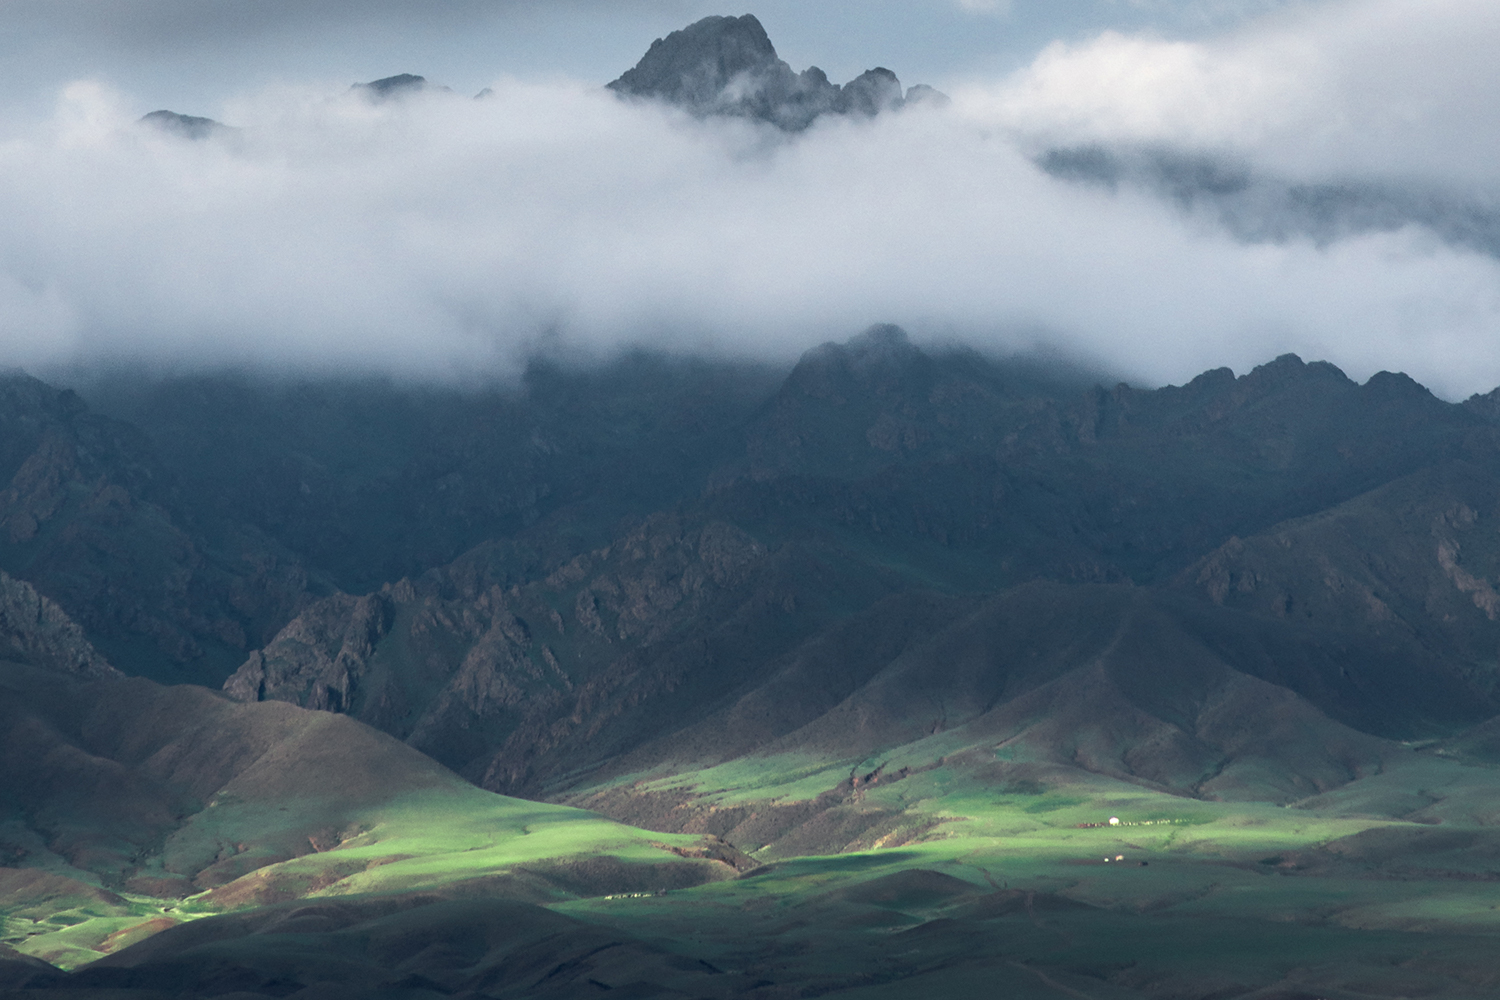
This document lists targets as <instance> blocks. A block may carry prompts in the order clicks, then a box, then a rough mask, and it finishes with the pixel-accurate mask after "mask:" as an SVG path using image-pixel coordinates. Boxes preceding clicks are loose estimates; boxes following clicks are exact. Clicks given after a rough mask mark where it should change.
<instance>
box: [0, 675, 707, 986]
mask: <svg viewBox="0 0 1500 1000" xmlns="http://www.w3.org/2000/svg"><path fill="white" fill-rule="evenodd" d="M0 687H3V694H4V697H3V698H0V732H3V734H4V736H3V742H0V774H3V779H0V780H3V786H0V808H3V809H4V812H3V816H0V851H3V852H4V859H5V864H6V865H8V866H9V867H7V868H3V869H0V882H3V885H4V895H3V904H0V905H3V906H4V907H5V910H4V913H5V917H6V922H5V925H4V927H5V930H4V940H5V942H6V943H8V944H10V945H12V946H14V947H16V948H17V949H18V950H20V951H22V952H24V953H27V954H30V955H36V956H41V957H44V958H47V959H49V960H52V961H54V962H60V963H63V964H77V963H79V962H86V961H89V960H91V959H94V958H97V957H98V956H99V955H100V954H102V953H104V952H108V951H111V950H114V949H116V948H117V947H121V946H123V945H124V944H128V943H130V941H131V940H134V939H137V938H139V937H142V936H145V935H147V934H149V933H152V932H155V931H159V930H161V929H163V928H164V927H167V926H170V925H171V924H172V923H174V922H175V921H177V920H179V919H183V918H186V917H192V916H198V915H202V914H205V913H211V912H219V911H223V910H226V909H233V908H239V907H243V906H248V905H253V904H263V903H270V902H276V901H281V900H288V899H296V898H301V897H304V896H309V895H334V894H347V893H360V892H377V893H378V892H390V891H395V890H411V889H418V888H420V889H441V888H443V887H447V888H448V889H449V890H453V891H457V890H454V889H453V887H454V886H455V885H456V884H457V883H466V884H468V885H469V886H470V888H469V889H466V890H464V891H474V892H479V891H483V892H485V893H487V894H493V895H500V896H510V897H519V898H526V899H554V898H568V897H570V896H573V895H577V894H586V893H592V892H611V891H617V890H618V891H624V890H630V891H645V890H647V889H649V890H651V891H655V890H657V889H660V888H667V887H681V886H683V885H691V884H696V883H698V882H701V881H704V880H706V879H710V878H715V877H725V876H727V875H731V874H733V869H732V868H731V867H730V866H728V865H725V864H722V863H718V862H711V861H703V860H693V859H685V858H682V857H679V856H678V855H676V854H673V853H670V852H669V851H668V850H666V848H665V846H662V845H661V843H660V842H663V841H669V842H671V843H673V844H680V845H685V847H691V846H692V845H693V844H694V843H695V842H696V841H695V838H673V837H662V836H660V835H649V834H645V833H643V832H641V831H638V830H632V829H630V828H628V827H624V826H621V825H619V824H617V823H614V822H611V821H609V820H605V819H603V818H601V817H599V816H597V815H594V814H591V813H586V812H582V811H579V810H576V809H569V808H565V807H561V806H552V805H546V804H541V803H533V802H524V801H520V800H516V799H507V798H504V797H501V796H497V795H493V794H491V793H488V792H484V791H481V790H479V789H477V788H475V787H474V786H472V785H470V784H468V783H467V782H464V781H462V780H461V779H459V778H458V777H457V776H456V775H454V774H452V773H451V772H449V771H447V770H446V769H444V768H443V767H441V766H440V765H438V764H436V763H434V762H433V761H431V760H429V759H428V758H426V757H423V756H422V755H421V754H419V753H417V752H415V751H413V750H411V749H410V748H408V747H406V746H405V745H403V744H401V743H400V742H398V741H396V740H394V739H392V738H391V737H389V736H386V735H385V734H383V733H379V732H377V731H375V730H372V729H370V728H368V727H366V726H364V725H362V724H360V723H357V722H355V721H353V720H351V719H348V718H345V717H343V716H337V715H333V714H329V713H320V712H309V711H306V710H304V709H299V708H295V707H293V706H290V705H286V704H280V703H268V704H263V705H238V704H235V703H233V702H231V701H229V700H228V699H226V698H224V697H222V696H221V695H217V694H215V693H213V692H209V691H206V690H204V689H201V688H191V687H179V688H162V687H160V686H158V685H156V684H154V683H152V682H150V681H146V680H142V679H121V680H104V681H95V682H91V683H78V682H75V681H72V680H70V679H69V678H66V677H63V676H61V675H58V674H56V673H53V672H50V671H43V670H37V669H33V668H26V667H19V666H14V665H6V666H3V667H0ZM688 853H690V852H688Z"/></svg>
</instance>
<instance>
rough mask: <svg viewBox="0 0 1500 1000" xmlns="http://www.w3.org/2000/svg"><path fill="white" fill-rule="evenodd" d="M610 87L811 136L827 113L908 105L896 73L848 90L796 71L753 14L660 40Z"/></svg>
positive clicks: (878, 74)
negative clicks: (803, 131) (807, 132)
mask: <svg viewBox="0 0 1500 1000" xmlns="http://www.w3.org/2000/svg"><path fill="white" fill-rule="evenodd" d="M609 88H610V89H611V90H613V91H615V92H616V93H619V94H622V95H629V96H631V97H646V98H655V99H658V100H663V101H667V102H669V103H671V104H675V105H677V106H679V107H682V108H686V109H687V110H689V111H691V112H692V113H694V114H697V115H733V116H738V117H743V118H753V119H756V120H758V121H764V122H769V123H771V124H773V125H776V126H778V127H779V128H783V129H786V130H788V131H797V130H800V129H805V128H807V127H808V126H809V125H811V124H812V123H813V121H814V120H815V119H817V118H818V117H819V116H820V115H825V114H837V115H858V116H863V117H873V116H875V115H877V114H880V113H881V112H883V111H890V110H894V109H896V108H900V107H901V106H902V105H903V104H905V103H906V100H907V98H906V97H905V96H904V95H903V94H902V92H901V82H900V81H899V80H898V79H897V78H896V74H894V73H892V72H891V71H890V70H888V69H885V68H884V67H878V68H876V69H872V70H867V71H866V72H864V73H862V74H860V75H859V76H858V77H856V78H855V79H853V80H851V81H850V82H849V83H847V84H845V85H844V86H842V87H840V86H839V85H838V84H835V83H831V82H829V79H828V76H827V74H825V73H824V72H823V71H822V70H821V69H818V68H817V67H816V66H813V67H811V68H809V69H806V70H803V71H802V72H801V73H797V72H794V71H793V70H792V68H791V67H790V66H788V65H787V64H786V63H785V62H784V61H782V60H781V59H780V58H779V57H778V56H777V55H776V49H775V47H774V46H773V45H772V44H771V40H770V38H769V37H767V35H766V30H765V28H764V27H762V26H761V23H760V21H758V20H756V19H755V17H753V16H752V15H750V14H746V15H744V16H743V17H706V18H704V19H703V20H701V21H697V22H695V23H693V24H691V25H689V26H688V27H686V28H683V29H682V30H680V31H674V32H672V33H671V34H670V35H668V36H667V37H666V38H658V39H657V40H656V41H655V42H653V43H652V44H651V47H650V49H648V50H647V52H646V54H645V56H643V57H642V58H641V61H640V62H639V63H637V64H636V65H635V67H634V68H633V69H629V70H627V71H626V72H625V73H624V74H622V75H621V76H620V78H619V79H618V80H615V81H614V82H613V83H611V84H609ZM913 90H914V91H915V90H916V88H913ZM930 91H931V88H924V89H923V90H922V91H921V92H919V93H918V94H913V98H930V97H931V93H936V92H935V91H932V92H931V93H929V92H930Z"/></svg>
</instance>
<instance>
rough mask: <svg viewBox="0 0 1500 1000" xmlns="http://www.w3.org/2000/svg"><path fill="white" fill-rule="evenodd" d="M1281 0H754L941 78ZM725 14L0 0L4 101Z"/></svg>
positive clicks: (907, 69) (632, 39)
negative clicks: (61, 90) (71, 83)
mask: <svg viewBox="0 0 1500 1000" xmlns="http://www.w3.org/2000/svg"><path fill="white" fill-rule="evenodd" d="M1289 2H1296V0H1197V2H1191V0H1188V2H1185V0H967V3H964V2H961V0H764V2H761V3H757V4H754V5H753V9H751V12H752V13H754V14H756V16H757V17H759V18H760V19H761V21H762V22H763V23H764V24H765V25H766V28H767V30H768V32H769V33H770V35H771V37H772V39H773V41H774V42H775V43H776V45H777V47H778V50H779V51H780V53H781V55H782V57H783V58H785V59H786V60H787V61H788V62H790V63H791V64H792V65H793V66H794V67H795V68H797V69H802V68H803V67H805V66H807V65H811V64H816V65H819V66H822V67H823V68H824V69H825V70H827V71H828V73H829V74H830V76H832V77H833V79H834V80H836V81H839V80H846V79H852V78H853V77H854V76H856V75H857V74H859V73H860V72H862V71H864V70H865V69H868V68H870V67H871V66H874V65H877V64H884V65H886V66H887V67H889V68H892V69H895V70H896V72H897V73H898V75H900V76H901V77H902V78H903V79H904V80H906V81H907V82H908V83H915V82H921V81H925V82H929V83H934V84H945V83H947V82H949V81H951V80H954V79H958V78H962V77H964V76H966V75H969V74H972V73H993V72H996V71H1000V70H1009V69H1013V68H1015V67H1016V66H1018V65H1021V64H1023V63H1024V62H1026V61H1028V60H1029V59H1030V58H1031V57H1032V56H1033V55H1034V54H1035V53H1036V52H1037V51H1038V50H1040V49H1041V48H1042V47H1043V46H1044V45H1046V44H1047V43H1048V42H1050V41H1052V40H1054V39H1058V38H1066V39H1077V38H1083V37H1087V36H1089V35H1091V34H1095V33H1097V32H1098V31H1100V30H1102V29H1105V28H1117V29H1121V30H1139V29H1143V28H1145V29H1154V30H1158V31H1162V32H1166V33H1170V34H1173V35H1184V36H1196V35H1201V34H1203V33H1205V32H1209V31H1213V30H1219V29H1222V28H1224V27H1225V26H1227V25H1231V24H1233V23H1235V22H1236V21H1238V20H1240V19H1242V18H1243V17H1245V16H1246V15H1249V14H1252V13H1258V12H1263V11H1265V10H1268V9H1274V8H1276V7H1280V6H1284V5H1286V4H1287V3H1289ZM722 13H735V14H738V13H743V11H741V10H739V9H738V8H725V7H724V6H723V5H722V4H719V3H715V2H704V0H353V2H351V0H0V23H4V24H5V25H6V26H7V31H6V32H5V33H4V34H3V35H0V58H3V59H4V61H5V63H6V65H7V66H8V67H10V73H9V74H8V75H9V77H10V79H11V81H12V86H11V87H10V88H8V93H7V95H6V98H5V99H6V100H9V101H11V102H12V103H15V102H22V103H27V104H32V105H33V106H36V105H37V104H46V103H48V102H50V100H51V98H52V96H53V93H54V92H55V90H56V88H57V87H58V86H59V85H60V84H61V83H63V82H65V81H67V80H71V79H75V78H79V77H90V78H94V79H100V80H104V81H107V82H109V83H111V84H113V85H114V86H116V87H118V88H120V89H121V90H123V91H126V92H128V93H130V94H131V95H132V96H133V97H134V98H135V99H136V100H138V101H139V102H141V106H142V108H143V109H147V110H150V109H154V108H157V107H170V108H172V109H174V110H179V111H182V112H183V113H190V112H191V113H200V114H212V113H213V112H215V111H216V110H217V109H218V108H219V106H220V104H221V102H222V101H223V100H224V99H225V98H226V97H227V96H228V95H231V94H234V93H236V92H239V91H242V90H244V89H246V88H253V87H256V86H260V85H263V84H265V83H268V82H272V81H276V80H285V79H299V80H300V79H308V78H315V79H331V80H347V81H348V82H354V81H356V80H369V79H374V78H378V77H381V76H389V75H393V74H396V73H403V72H411V73H419V74H422V75H425V76H427V77H428V78H430V79H434V80H440V81H442V82H444V83H447V84H448V85H450V86H453V87H454V88H455V89H458V90H461V91H465V92H469V93H473V92H476V91H478V90H479V89H480V88H481V87H483V86H486V85H488V84H489V83H490V82H491V81H492V80H493V79H494V78H495V77H497V76H500V75H503V74H509V75H520V76H528V77H529V76H539V75H540V76H546V75H557V74H565V75H568V76H572V77H576V78H578V79H581V80H588V81H593V82H595V83H605V82H607V81H608V80H610V79H613V78H614V77H615V76H617V75H618V74H619V73H621V72H623V71H624V70H625V69H628V68H629V67H630V66H631V65H633V64H634V62H635V60H636V59H638V58H639V57H640V55H641V53H642V52H643V51H644V50H645V47H646V46H647V45H649V44H650V42H651V41H652V39H654V38H657V37H659V36H661V35H664V34H666V33H667V32H669V31H671V30H673V29H675V28H679V27H682V26H683V25H684V24H687V23H689V22H690V21H693V20H696V19H698V18H700V17H703V16H706V15H708V14H722ZM16 83H19V84H20V86H15V84H16ZM148 105H149V108H147V106H148Z"/></svg>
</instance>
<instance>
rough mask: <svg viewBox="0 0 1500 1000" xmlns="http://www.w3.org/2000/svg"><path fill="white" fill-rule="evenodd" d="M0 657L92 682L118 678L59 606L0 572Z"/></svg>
mask: <svg viewBox="0 0 1500 1000" xmlns="http://www.w3.org/2000/svg"><path fill="white" fill-rule="evenodd" d="M0 658H3V659H7V660H19V661H21V662H24V663H29V664H31V665H32V666H38V667H46V668H48V669H50V670H59V671H62V672H63V673H67V674H73V675H75V676H78V677H87V678H90V679H93V678H97V677H118V676H120V674H119V671H117V670H115V668H114V667H112V666H110V665H109V662H108V661H107V660H105V659H104V657H103V656H100V655H99V651H98V650H96V649H95V648H94V647H93V646H92V645H90V644H89V641H88V639H86V638H84V635H83V629H81V628H79V627H78V626H77V625H76V624H74V622H73V620H72V619H71V618H69V617H68V616H67V613H66V612H64V611H63V609H62V608H60V607H58V606H57V603H56V602H54V601H51V600H48V599H47V598H45V597H43V596H42V595H41V594H38V593H37V592H36V588H35V587H33V586H32V585H31V584H29V583H27V582H26V581H24V580H17V579H14V578H13V577H11V576H10V575H8V574H7V573H5V572H3V571H0Z"/></svg>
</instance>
